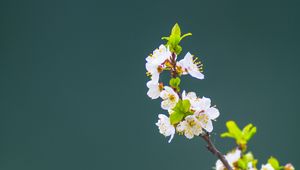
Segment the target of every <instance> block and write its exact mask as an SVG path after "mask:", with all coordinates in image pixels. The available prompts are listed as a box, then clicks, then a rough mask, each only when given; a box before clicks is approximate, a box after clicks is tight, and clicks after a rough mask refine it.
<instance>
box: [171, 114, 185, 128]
mask: <svg viewBox="0 0 300 170" xmlns="http://www.w3.org/2000/svg"><path fill="white" fill-rule="evenodd" d="M183 117H184V113H182V112H173V113H172V114H171V115H170V122H171V124H172V125H174V124H176V123H179V122H180V121H181V120H182V119H183Z"/></svg>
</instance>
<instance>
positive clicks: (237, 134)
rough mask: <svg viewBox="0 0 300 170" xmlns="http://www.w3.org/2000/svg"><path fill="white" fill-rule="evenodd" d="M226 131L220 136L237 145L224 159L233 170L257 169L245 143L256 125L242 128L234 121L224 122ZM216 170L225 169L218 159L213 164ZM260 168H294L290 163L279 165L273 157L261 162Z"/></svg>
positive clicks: (252, 133) (287, 169) (266, 169)
mask: <svg viewBox="0 0 300 170" xmlns="http://www.w3.org/2000/svg"><path fill="white" fill-rule="evenodd" d="M226 126H227V128H228V132H225V133H223V134H221V137H229V138H233V139H235V142H236V144H237V147H236V148H234V149H233V150H232V151H230V152H229V153H227V154H226V155H225V158H226V160H227V161H228V163H229V164H230V166H231V167H232V169H233V170H257V168H256V167H257V163H258V160H257V159H255V158H254V155H253V154H252V152H248V151H247V149H248V147H247V143H248V142H249V140H250V139H251V138H252V137H253V135H254V134H255V133H256V127H255V126H253V125H252V124H248V125H247V126H245V127H244V128H243V129H242V130H241V129H240V128H239V127H238V126H237V124H236V123H235V122H234V121H228V122H227V123H226ZM215 168H216V170H226V168H225V167H224V165H223V163H222V162H221V161H220V160H218V161H217V162H216V166H215ZM260 170H295V168H294V166H293V165H292V164H290V163H288V164H286V165H284V166H281V165H280V163H279V161H278V160H277V159H276V158H275V157H270V158H269V159H268V162H267V163H266V164H262V165H261V168H260Z"/></svg>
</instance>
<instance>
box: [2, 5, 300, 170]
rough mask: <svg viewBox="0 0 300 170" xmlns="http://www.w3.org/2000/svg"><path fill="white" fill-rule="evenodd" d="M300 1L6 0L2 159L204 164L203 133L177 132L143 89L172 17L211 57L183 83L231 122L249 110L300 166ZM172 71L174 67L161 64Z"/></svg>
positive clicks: (80, 165) (275, 148)
mask: <svg viewBox="0 0 300 170" xmlns="http://www.w3.org/2000/svg"><path fill="white" fill-rule="evenodd" d="M299 16H300V12H299V3H298V2H297V1H276V0H275V1H214V0H212V1H190V0H187V1H175V0H173V1H158V0H153V1H141V0H139V1H138V0H136V1H134V0H128V1H102V0H87V1H79V0H73V1H67V0H60V1H58V0H53V1H43V0H40V1H15V0H10V1H1V2H0V169H1V170H20V169H22V170H54V169H55V170H66V169H72V170H96V169H98V170H99V169H103V170H110V169H113V170H114V169H122V170H123V169H126V170H127V169H128V170H135V169H136V170H138V169H143V170H148V169H149V170H154V169H155V170H166V169H170V170H171V169H172V170H177V169H178V170H179V169H202V170H208V169H211V167H212V166H214V164H215V161H216V158H215V157H213V156H212V155H211V154H210V153H209V152H208V151H207V150H206V148H205V147H204V142H203V141H201V140H200V139H198V138H197V139H193V140H187V139H185V138H183V137H178V136H176V137H175V138H174V140H173V142H172V143H171V144H168V143H167V139H165V138H164V137H163V136H162V135H160V134H159V133H158V130H157V127H156V126H155V124H154V123H155V122H156V121H157V115H158V114H159V113H163V111H162V110H161V109H160V105H159V104H160V101H159V100H155V101H151V100H150V99H149V98H148V97H147V96H146V91H147V88H146V82H147V80H148V78H147V77H146V76H145V68H144V65H145V57H146V56H147V55H148V54H149V53H151V52H152V50H153V49H154V48H157V47H158V46H159V45H160V44H161V43H162V41H161V40H160V37H162V36H166V35H168V34H169V30H170V29H171V27H172V26H173V24H174V23H175V22H178V23H179V24H180V25H181V27H182V31H183V32H192V33H193V36H192V37H189V38H186V39H185V40H184V42H183V43H182V46H183V54H184V53H186V52H187V51H190V52H191V53H193V54H196V55H197V56H200V57H201V59H202V61H203V62H204V64H205V69H204V70H205V75H206V79H205V80H203V81H200V80H196V79H192V78H191V77H188V76H186V77H185V78H184V81H183V83H182V88H183V89H186V90H188V91H196V92H197V93H198V94H199V95H200V96H207V97H210V98H212V102H213V104H216V105H217V107H218V108H219V109H220V112H221V116H220V117H219V119H218V121H217V122H215V123H214V128H215V130H214V133H213V134H212V135H213V139H214V142H215V143H216V145H217V146H218V148H220V150H221V151H223V152H225V151H227V150H229V149H231V148H232V147H233V146H234V143H233V141H231V140H223V139H220V138H219V134H220V133H221V132H223V131H225V122H226V121H227V120H235V121H237V122H238V123H239V124H240V125H241V126H244V125H246V124H247V123H249V122H251V123H253V124H255V125H256V126H257V127H258V133H257V135H255V137H254V139H253V140H252V141H251V142H250V144H249V149H250V150H252V151H253V152H254V154H255V155H256V157H257V158H258V159H259V160H260V164H261V163H265V162H266V160H267V158H268V157H269V156H270V155H273V156H275V157H277V158H278V159H279V160H280V161H281V162H282V163H287V162H292V163H293V164H294V165H295V166H296V167H300V164H299V162H300V157H299V155H298V153H299V143H300V138H299V126H298V125H299V118H300V116H299V107H298V106H299V95H300V90H299V85H300V77H299V71H300V67H299V62H300V59H299V57H300V55H299V54H300V50H299V49H300V48H299V43H300V33H299V29H300V23H299ZM165 77H166V76H165Z"/></svg>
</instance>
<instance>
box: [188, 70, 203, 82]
mask: <svg viewBox="0 0 300 170" xmlns="http://www.w3.org/2000/svg"><path fill="white" fill-rule="evenodd" d="M188 72H189V74H190V75H191V76H192V77H195V78H197V79H200V80H202V79H204V74H202V73H201V72H200V71H199V70H191V71H188Z"/></svg>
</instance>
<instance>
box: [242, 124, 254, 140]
mask: <svg viewBox="0 0 300 170" xmlns="http://www.w3.org/2000/svg"><path fill="white" fill-rule="evenodd" d="M242 133H243V137H244V138H245V140H247V141H249V140H250V139H251V138H252V137H253V136H254V135H255V133H256V127H255V126H254V125H253V124H251V123H250V124H248V125H247V126H245V127H244V128H243V132H242Z"/></svg>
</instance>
